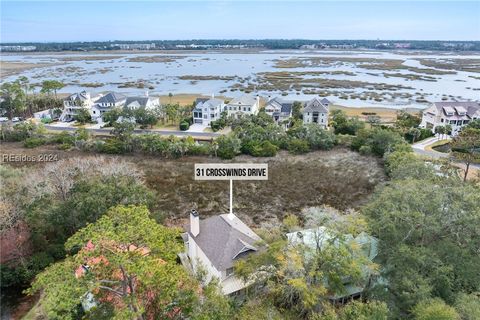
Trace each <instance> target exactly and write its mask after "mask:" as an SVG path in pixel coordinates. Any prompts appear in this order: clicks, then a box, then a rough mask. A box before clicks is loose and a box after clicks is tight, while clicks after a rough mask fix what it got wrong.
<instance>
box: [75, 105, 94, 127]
mask: <svg viewBox="0 0 480 320" xmlns="http://www.w3.org/2000/svg"><path fill="white" fill-rule="evenodd" d="M73 119H74V120H75V121H77V122H78V123H80V124H85V123H88V122H90V121H92V116H91V115H90V112H89V111H88V110H87V108H81V109H79V110H78V112H77V114H75V116H74V117H73Z"/></svg>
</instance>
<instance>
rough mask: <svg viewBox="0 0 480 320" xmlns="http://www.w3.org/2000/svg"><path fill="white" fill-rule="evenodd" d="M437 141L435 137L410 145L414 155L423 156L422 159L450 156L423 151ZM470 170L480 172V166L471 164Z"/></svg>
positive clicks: (432, 151)
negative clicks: (473, 169)
mask: <svg viewBox="0 0 480 320" xmlns="http://www.w3.org/2000/svg"><path fill="white" fill-rule="evenodd" d="M447 139H448V140H451V138H450V137H448V138H447ZM437 141H438V138H437V137H431V138H428V139H425V140H422V141H420V142H417V143H415V144H414V145H412V149H413V151H414V152H415V153H416V154H419V155H421V156H424V157H429V158H433V159H441V158H448V157H449V156H450V154H449V153H444V152H438V151H434V150H425V148H426V147H428V146H429V145H431V144H433V143H435V142H437ZM458 165H459V166H460V167H461V168H464V167H465V164H463V163H461V162H458ZM470 168H475V169H479V170H480V164H475V163H472V164H470Z"/></svg>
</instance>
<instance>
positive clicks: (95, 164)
mask: <svg viewBox="0 0 480 320" xmlns="http://www.w3.org/2000/svg"><path fill="white" fill-rule="evenodd" d="M0 174H1V179H2V183H5V185H8V186H9V188H8V189H3V188H2V203H3V204H4V206H3V207H2V209H5V210H2V214H1V216H0V227H1V232H2V234H3V232H5V231H7V230H9V229H11V228H15V227H17V226H19V225H25V226H26V227H27V229H28V237H27V238H29V239H30V241H29V243H30V248H29V250H28V252H29V253H30V254H28V255H24V254H23V253H22V250H24V249H25V248H21V247H19V248H18V250H19V253H18V258H17V259H16V261H15V263H14V264H12V265H2V267H1V279H2V281H1V285H2V288H6V287H13V286H16V287H21V286H25V285H28V284H29V282H30V281H31V280H32V278H33V277H34V276H35V275H36V274H37V273H38V272H39V271H40V270H42V269H43V268H45V267H46V266H47V265H49V264H51V263H52V262H54V261H56V260H58V259H61V258H63V257H64V255H65V250H64V248H63V244H64V242H65V241H66V239H68V238H69V237H70V236H72V235H73V234H74V233H75V232H76V231H77V230H79V229H81V228H83V227H85V226H86V225H87V224H88V223H92V222H95V221H96V220H97V219H98V218H99V217H100V216H102V215H103V214H104V212H106V211H107V209H108V208H110V207H112V206H115V205H117V204H135V205H146V206H148V207H150V208H153V199H154V196H153V193H152V191H150V190H149V189H148V188H147V187H146V186H145V184H144V182H143V175H142V173H141V172H139V170H137V169H136V167H134V166H133V165H131V164H129V163H126V162H124V161H118V160H106V159H104V158H101V157H92V158H84V159H81V160H80V159H69V160H60V161H58V162H55V163H49V164H47V165H46V166H45V168H44V169H43V170H38V171H37V170H30V171H28V172H27V171H26V170H21V169H13V168H11V167H2V169H1V170H0ZM155 217H156V218H157V219H159V220H160V219H161V215H160V214H159V213H155ZM6 241H12V242H15V241H16V239H15V238H12V239H6Z"/></svg>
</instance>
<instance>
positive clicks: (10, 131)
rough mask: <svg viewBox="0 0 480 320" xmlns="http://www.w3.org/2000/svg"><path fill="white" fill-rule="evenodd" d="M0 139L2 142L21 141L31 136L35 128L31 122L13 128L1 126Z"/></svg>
mask: <svg viewBox="0 0 480 320" xmlns="http://www.w3.org/2000/svg"><path fill="white" fill-rule="evenodd" d="M1 128H2V130H1V134H0V137H1V139H2V140H3V141H23V140H25V139H27V138H28V137H31V136H33V134H34V133H35V132H36V131H37V127H36V126H35V125H34V124H33V123H31V122H23V123H18V124H16V125H14V126H10V125H8V124H2V126H1Z"/></svg>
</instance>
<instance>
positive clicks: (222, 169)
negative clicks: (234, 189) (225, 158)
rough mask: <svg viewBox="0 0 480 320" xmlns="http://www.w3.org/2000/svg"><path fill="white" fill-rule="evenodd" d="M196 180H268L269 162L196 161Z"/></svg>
mask: <svg viewBox="0 0 480 320" xmlns="http://www.w3.org/2000/svg"><path fill="white" fill-rule="evenodd" d="M195 180H268V164H267V163H196V164H195Z"/></svg>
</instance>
